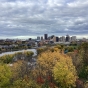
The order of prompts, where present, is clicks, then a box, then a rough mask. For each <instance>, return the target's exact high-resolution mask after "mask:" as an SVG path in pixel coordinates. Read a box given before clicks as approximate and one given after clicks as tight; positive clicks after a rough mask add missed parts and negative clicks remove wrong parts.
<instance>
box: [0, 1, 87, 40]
mask: <svg viewBox="0 0 88 88" xmlns="http://www.w3.org/2000/svg"><path fill="white" fill-rule="evenodd" d="M87 9H88V0H0V38H24V39H25V38H30V37H32V38H36V36H43V35H44V34H46V33H47V34H49V35H56V36H65V35H67V34H68V35H70V36H77V38H83V37H85V38H88V10H87Z"/></svg>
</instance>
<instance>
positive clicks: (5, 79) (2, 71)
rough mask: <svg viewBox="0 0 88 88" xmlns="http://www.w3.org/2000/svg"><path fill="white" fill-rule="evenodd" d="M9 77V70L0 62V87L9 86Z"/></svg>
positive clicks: (7, 87) (6, 87) (5, 87)
mask: <svg viewBox="0 0 88 88" xmlns="http://www.w3.org/2000/svg"><path fill="white" fill-rule="evenodd" d="M10 79H11V70H10V68H9V67H8V66H7V65H5V64H0V88H9V86H10Z"/></svg>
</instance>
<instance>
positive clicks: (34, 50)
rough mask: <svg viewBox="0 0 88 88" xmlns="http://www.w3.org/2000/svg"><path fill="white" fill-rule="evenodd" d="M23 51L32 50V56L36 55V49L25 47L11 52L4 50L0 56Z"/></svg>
mask: <svg viewBox="0 0 88 88" xmlns="http://www.w3.org/2000/svg"><path fill="white" fill-rule="evenodd" d="M24 51H32V52H33V53H34V55H33V56H36V55H37V51H36V49H27V50H19V51H12V52H4V53H1V54H0V57H1V56H4V55H8V54H15V53H17V52H24Z"/></svg>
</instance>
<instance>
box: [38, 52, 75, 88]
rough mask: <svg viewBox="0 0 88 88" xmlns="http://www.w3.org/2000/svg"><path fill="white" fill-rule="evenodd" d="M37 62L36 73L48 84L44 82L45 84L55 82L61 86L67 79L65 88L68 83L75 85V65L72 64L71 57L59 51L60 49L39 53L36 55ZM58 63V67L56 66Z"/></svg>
mask: <svg viewBox="0 0 88 88" xmlns="http://www.w3.org/2000/svg"><path fill="white" fill-rule="evenodd" d="M37 64H38V73H37V75H39V76H40V77H41V78H43V80H44V82H45V83H46V82H47V83H48V84H47V83H46V84H47V85H49V83H53V84H54V83H55V82H57V83H59V84H60V85H61V86H64V81H66V80H67V83H66V85H65V86H66V88H67V85H70V84H71V85H75V81H76V78H77V75H76V70H75V67H74V66H73V64H72V59H71V58H70V57H69V56H67V55H65V54H62V53H60V51H54V52H52V51H46V52H43V53H41V54H40V55H39V56H38V60H37ZM59 64H60V68H58V65H59ZM63 67H64V68H63ZM65 68H66V69H65ZM65 71H66V72H65ZM58 72H59V73H58ZM64 72H65V73H64ZM64 75H66V77H64ZM69 76H71V77H69ZM48 78H49V79H48ZM54 78H55V79H54ZM63 80H64V81H63ZM58 87H59V86H58Z"/></svg>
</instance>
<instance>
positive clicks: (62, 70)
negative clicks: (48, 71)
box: [53, 55, 77, 88]
mask: <svg viewBox="0 0 88 88" xmlns="http://www.w3.org/2000/svg"><path fill="white" fill-rule="evenodd" d="M58 58H59V60H58V62H57V63H56V65H55V66H54V68H53V73H54V79H55V80H56V81H57V83H59V86H60V87H61V88H71V87H73V86H75V82H76V79H77V74H76V70H75V67H74V65H73V63H72V59H71V58H70V57H69V56H67V55H60V56H59V57H58Z"/></svg>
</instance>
